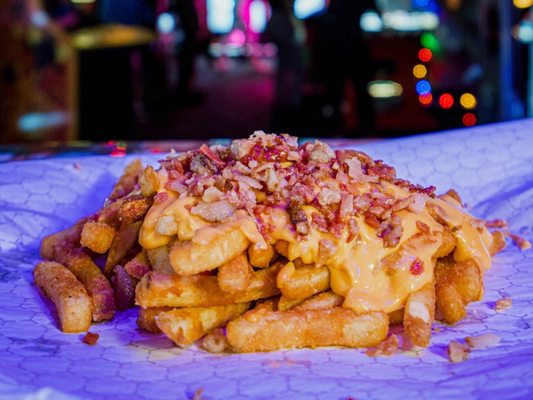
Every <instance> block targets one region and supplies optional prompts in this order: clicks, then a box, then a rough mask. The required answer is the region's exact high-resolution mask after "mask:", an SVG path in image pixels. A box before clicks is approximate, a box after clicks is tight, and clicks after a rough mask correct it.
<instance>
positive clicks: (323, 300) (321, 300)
mask: <svg viewBox="0 0 533 400" xmlns="http://www.w3.org/2000/svg"><path fill="white" fill-rule="evenodd" d="M343 302H344V297H342V296H339V295H338V294H336V293H333V292H332V291H331V290H330V291H327V292H323V293H319V294H317V295H314V296H313V297H310V298H308V299H306V300H305V301H304V302H303V303H301V304H299V305H297V306H296V307H294V309H296V310H325V309H328V308H334V307H340V306H342V303H343Z"/></svg>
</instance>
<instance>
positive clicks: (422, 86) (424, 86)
mask: <svg viewBox="0 0 533 400" xmlns="http://www.w3.org/2000/svg"><path fill="white" fill-rule="evenodd" d="M416 92H417V93H418V94H428V93H430V92H431V84H430V83H429V82H428V81H427V80H425V79H422V80H421V81H418V82H417V84H416Z"/></svg>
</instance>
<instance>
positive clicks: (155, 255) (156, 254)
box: [146, 245, 174, 274]
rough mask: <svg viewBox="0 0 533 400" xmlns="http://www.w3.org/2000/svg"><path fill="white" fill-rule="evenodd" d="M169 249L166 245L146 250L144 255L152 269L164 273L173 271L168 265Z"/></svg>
mask: <svg viewBox="0 0 533 400" xmlns="http://www.w3.org/2000/svg"><path fill="white" fill-rule="evenodd" d="M169 251H170V248H169V246H168V245H165V246H161V247H156V248H155V249H149V250H146V255H147V256H148V260H149V261H150V265H151V266H152V269H153V270H154V271H156V272H163V273H166V274H173V273H174V268H172V265H170V260H169V258H168V253H169Z"/></svg>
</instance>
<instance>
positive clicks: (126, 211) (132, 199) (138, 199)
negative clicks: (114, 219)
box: [118, 195, 154, 224]
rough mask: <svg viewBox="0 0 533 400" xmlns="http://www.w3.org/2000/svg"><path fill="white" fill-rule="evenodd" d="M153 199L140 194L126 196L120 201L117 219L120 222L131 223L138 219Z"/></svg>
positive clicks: (146, 210)
mask: <svg viewBox="0 0 533 400" xmlns="http://www.w3.org/2000/svg"><path fill="white" fill-rule="evenodd" d="M153 202H154V201H153V199H151V198H148V197H144V196H142V195H135V196H128V197H126V198H124V200H123V201H122V202H121V205H120V208H119V210H118V219H119V221H121V222H122V223H126V224H132V223H134V222H137V221H140V220H141V219H142V218H143V217H144V215H145V214H146V213H147V212H148V209H149V208H150V207H151V206H152V204H153Z"/></svg>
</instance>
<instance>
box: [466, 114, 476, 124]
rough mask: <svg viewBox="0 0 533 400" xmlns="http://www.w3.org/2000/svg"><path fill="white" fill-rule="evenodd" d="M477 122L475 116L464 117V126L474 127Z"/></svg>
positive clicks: (467, 115)
mask: <svg viewBox="0 0 533 400" xmlns="http://www.w3.org/2000/svg"><path fill="white" fill-rule="evenodd" d="M476 122H477V118H476V116H475V114H472V113H466V114H465V115H463V125H464V126H474V125H475V124H476Z"/></svg>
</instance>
